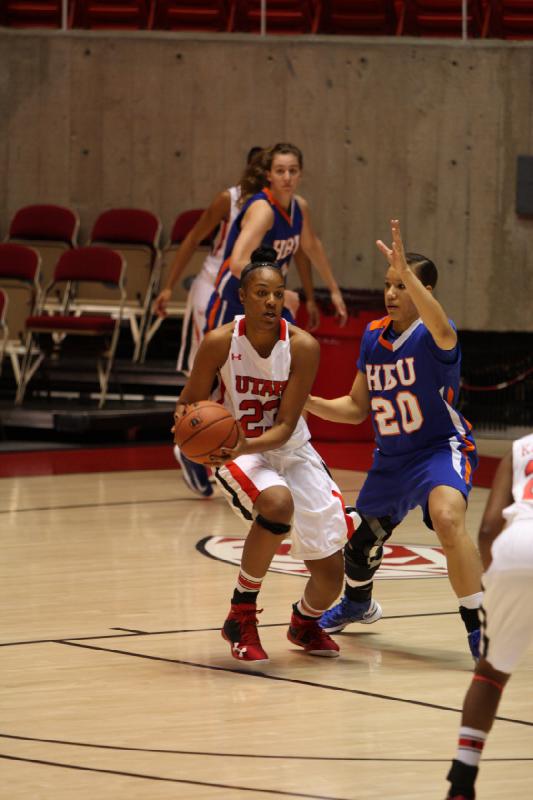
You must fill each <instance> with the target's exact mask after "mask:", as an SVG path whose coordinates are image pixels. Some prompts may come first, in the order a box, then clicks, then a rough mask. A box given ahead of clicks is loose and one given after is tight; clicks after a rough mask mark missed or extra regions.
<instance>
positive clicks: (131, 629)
mask: <svg viewBox="0 0 533 800" xmlns="http://www.w3.org/2000/svg"><path fill="white" fill-rule="evenodd" d="M111 630H112V631H125V632H126V633H135V634H137V636H149V635H150V634H147V633H146V631H139V630H137V629H136V628H111Z"/></svg>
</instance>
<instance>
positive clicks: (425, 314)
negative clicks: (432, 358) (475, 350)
mask: <svg viewBox="0 0 533 800" xmlns="http://www.w3.org/2000/svg"><path fill="white" fill-rule="evenodd" d="M391 229H392V247H387V245H386V244H385V243H384V242H382V241H381V239H378V241H377V242H376V244H377V246H378V249H379V250H380V251H381V252H382V253H383V255H384V256H385V257H386V258H387V259H388V261H389V264H390V265H391V266H392V267H394V269H395V270H397V272H398V273H399V274H400V277H401V279H402V281H403V283H404V285H405V288H406V289H407V291H408V292H409V296H410V297H411V300H412V301H413V303H414V304H415V306H416V309H417V311H418V313H419V314H420V317H421V319H422V322H423V323H424V325H425V326H426V328H427V329H428V331H429V332H430V333H431V335H432V336H433V339H434V341H435V344H436V345H437V347H440V349H441V350H453V348H454V347H455V345H456V344H457V334H456V332H455V331H454V329H453V328H452V326H451V325H450V322H449V320H448V317H447V315H446V312H445V311H444V309H443V307H442V306H441V304H440V303H439V302H438V300H436V299H435V297H434V296H433V293H432V292H431V291H430V290H429V289H427V288H426V287H425V286H424V284H423V283H422V281H420V280H419V278H418V277H417V276H416V275H415V273H414V272H413V270H412V269H411V268H410V266H409V265H408V264H407V261H406V259H405V251H404V246H403V241H402V234H401V231H400V223H399V221H398V220H397V219H393V220H391Z"/></svg>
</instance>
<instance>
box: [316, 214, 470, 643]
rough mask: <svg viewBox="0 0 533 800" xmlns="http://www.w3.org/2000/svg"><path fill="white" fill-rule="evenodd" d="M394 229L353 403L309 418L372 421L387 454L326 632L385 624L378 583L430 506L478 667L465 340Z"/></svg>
mask: <svg viewBox="0 0 533 800" xmlns="http://www.w3.org/2000/svg"><path fill="white" fill-rule="evenodd" d="M391 225H392V240H393V243H392V247H391V248H389V247H387V246H386V245H385V244H384V243H383V242H382V241H378V242H377V245H378V248H379V250H380V251H381V252H382V253H383V255H384V256H385V257H386V258H387V260H388V262H389V269H388V271H387V274H386V276H385V306H386V308H387V311H388V316H386V317H384V318H383V319H380V320H375V321H374V322H371V323H370V324H369V325H368V326H367V329H366V331H365V333H364V336H363V339H362V342H361V352H360V355H359V360H358V362H357V366H358V369H359V371H358V373H357V375H356V377H355V381H354V384H353V386H352V389H351V392H350V394H349V395H347V396H345V397H338V398H336V399H333V400H326V399H323V398H319V397H310V398H309V400H308V401H307V403H306V408H307V410H308V411H310V412H311V413H313V414H316V415H317V416H319V417H322V418H323V419H327V420H331V421H332V422H347V423H353V424H354V425H357V424H358V423H361V422H363V420H364V419H365V418H366V416H367V415H368V413H369V412H370V414H371V416H372V424H373V426H374V431H375V435H376V445H377V447H376V449H375V451H374V459H373V463H372V467H371V469H370V471H369V473H368V476H367V479H366V481H365V483H364V485H363V488H362V489H361V492H360V494H359V497H358V500H357V509H356V512H357V513H356V514H354V517H355V520H356V526H357V527H356V529H355V531H354V533H353V535H352V536H351V537H350V539H349V542H348V544H347V545H346V547H345V552H344V556H345V572H346V584H345V593H344V596H343V597H342V599H341V601H340V602H339V603H338V604H337V605H336V606H334V608H332V609H330V610H329V611H327V612H326V613H325V614H324V616H323V617H322V619H321V622H320V624H321V625H322V626H323V627H324V629H325V630H326V631H329V632H330V633H332V632H338V631H342V630H343V629H344V628H345V627H346V625H348V624H349V623H351V622H363V623H371V622H376V621H377V620H378V619H380V617H381V616H382V611H381V608H380V606H379V604H378V603H377V602H376V601H375V600H374V599H373V598H372V579H373V576H374V574H375V572H376V570H377V569H378V567H379V565H380V563H381V560H382V557H383V545H384V543H385V542H386V541H387V539H388V538H389V537H390V535H391V534H392V531H393V530H394V528H395V527H396V526H397V525H399V523H400V522H401V521H402V519H403V518H404V517H405V515H406V514H407V512H408V511H409V510H410V509H412V508H415V506H421V507H422V509H423V514H424V522H425V523H426V525H427V526H428V527H430V528H433V529H434V530H435V533H436V534H437V536H438V538H439V540H440V543H441V545H442V548H443V550H444V554H445V556H446V560H447V565H448V575H449V579H450V583H451V585H452V588H453V590H454V592H455V594H456V595H457V597H458V601H459V610H460V614H461V617H462V619H463V622H464V624H465V627H466V630H467V634H468V642H469V646H470V650H471V652H472V655H473V656H474V658H477V657H478V654H479V637H480V633H479V614H478V610H479V606H480V604H481V598H482V592H481V564H480V560H479V555H478V553H477V550H476V548H475V546H474V543H473V542H472V541H471V539H470V538H469V536H468V534H467V532H466V528H465V512H466V502H467V497H468V494H469V492H470V488H471V480H472V472H473V470H474V469H475V467H476V466H477V454H476V447H475V444H474V441H473V438H472V436H471V434H470V430H471V426H470V424H469V423H468V422H467V421H466V420H465V419H464V418H463V417H462V416H461V414H460V413H459V412H458V411H457V409H456V408H455V407H454V401H455V399H456V398H457V394H458V389H459V377H460V349H459V344H458V341H457V333H456V331H455V327H454V326H453V324H452V323H451V322H450V321H449V320H448V317H447V316H446V313H445V311H444V309H443V308H442V306H441V305H440V304H439V303H438V302H437V300H436V299H435V297H434V296H433V288H434V287H435V284H436V282H437V269H436V267H435V265H434V264H433V262H432V261H430V260H429V259H427V258H425V256H420V255H417V254H410V253H408V254H407V255H406V254H405V253H404V247H403V243H402V238H401V233H400V225H399V222H398V220H392V223H391Z"/></svg>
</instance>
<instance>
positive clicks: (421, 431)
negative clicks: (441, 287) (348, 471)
mask: <svg viewBox="0 0 533 800" xmlns="http://www.w3.org/2000/svg"><path fill="white" fill-rule="evenodd" d="M391 324H392V323H391V319H390V317H384V318H383V319H379V320H374V321H373V322H371V323H370V324H369V325H368V326H367V328H366V330H365V333H364V335H363V339H362V341H361V351H360V356H359V360H358V362H357V366H358V368H359V370H360V371H361V372H363V373H364V374H365V375H366V379H367V385H368V390H369V393H370V409H371V415H372V424H373V426H374V431H375V435H376V444H377V447H378V448H379V450H380V451H381V452H382V453H383V454H384V455H391V456H393V455H394V456H396V455H398V456H399V455H408V454H409V453H413V452H415V451H419V450H424V449H426V448H431V447H438V446H439V445H443V444H445V443H447V444H448V445H449V446H450V447H451V448H452V450H453V451H456V453H457V458H460V456H461V454H463V453H464V454H466V453H467V452H468V451H474V450H475V444H474V442H473V439H472V437H471V435H470V431H471V429H472V426H471V425H470V423H469V422H468V421H467V420H466V419H465V418H464V417H463V416H462V414H461V413H460V412H459V411H458V410H457V409H456V408H455V405H454V403H455V401H456V400H457V397H458V393H459V379H460V367H461V352H460V348H459V344H457V345H456V347H455V349H454V350H452V351H445V350H441V349H440V348H439V347H438V346H437V345H436V344H435V341H434V339H433V337H432V336H431V334H430V332H429V331H428V329H427V328H426V326H425V325H424V323H423V322H422V320H421V319H417V320H415V322H413V324H412V325H411V326H410V327H409V328H408V329H407V330H406V331H404V332H403V333H402V334H400V335H398V336H397V337H396V338H393V337H392V336H391V335H390V326H391ZM452 324H453V323H452ZM398 481H399V483H400V484H401V481H402V476H401V475H398Z"/></svg>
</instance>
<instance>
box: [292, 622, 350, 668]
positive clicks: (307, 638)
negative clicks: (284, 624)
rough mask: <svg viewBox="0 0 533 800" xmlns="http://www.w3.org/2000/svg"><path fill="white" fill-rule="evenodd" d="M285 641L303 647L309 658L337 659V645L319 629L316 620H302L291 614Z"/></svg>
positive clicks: (338, 648)
mask: <svg viewBox="0 0 533 800" xmlns="http://www.w3.org/2000/svg"><path fill="white" fill-rule="evenodd" d="M287 639H288V640H289V642H292V643H293V644H296V645H298V647H303V649H304V650H305V652H306V653H309V655H311V656H322V657H325V658H337V656H338V655H339V650H340V647H339V645H338V644H337V642H334V641H333V639H332V638H331V636H329V635H328V634H327V633H326V631H325V630H323V628H321V627H320V625H319V624H318V619H304V618H303V617H301V616H300V615H299V614H296V613H294V612H293V614H292V616H291V622H290V625H289V630H288V631H287Z"/></svg>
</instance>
